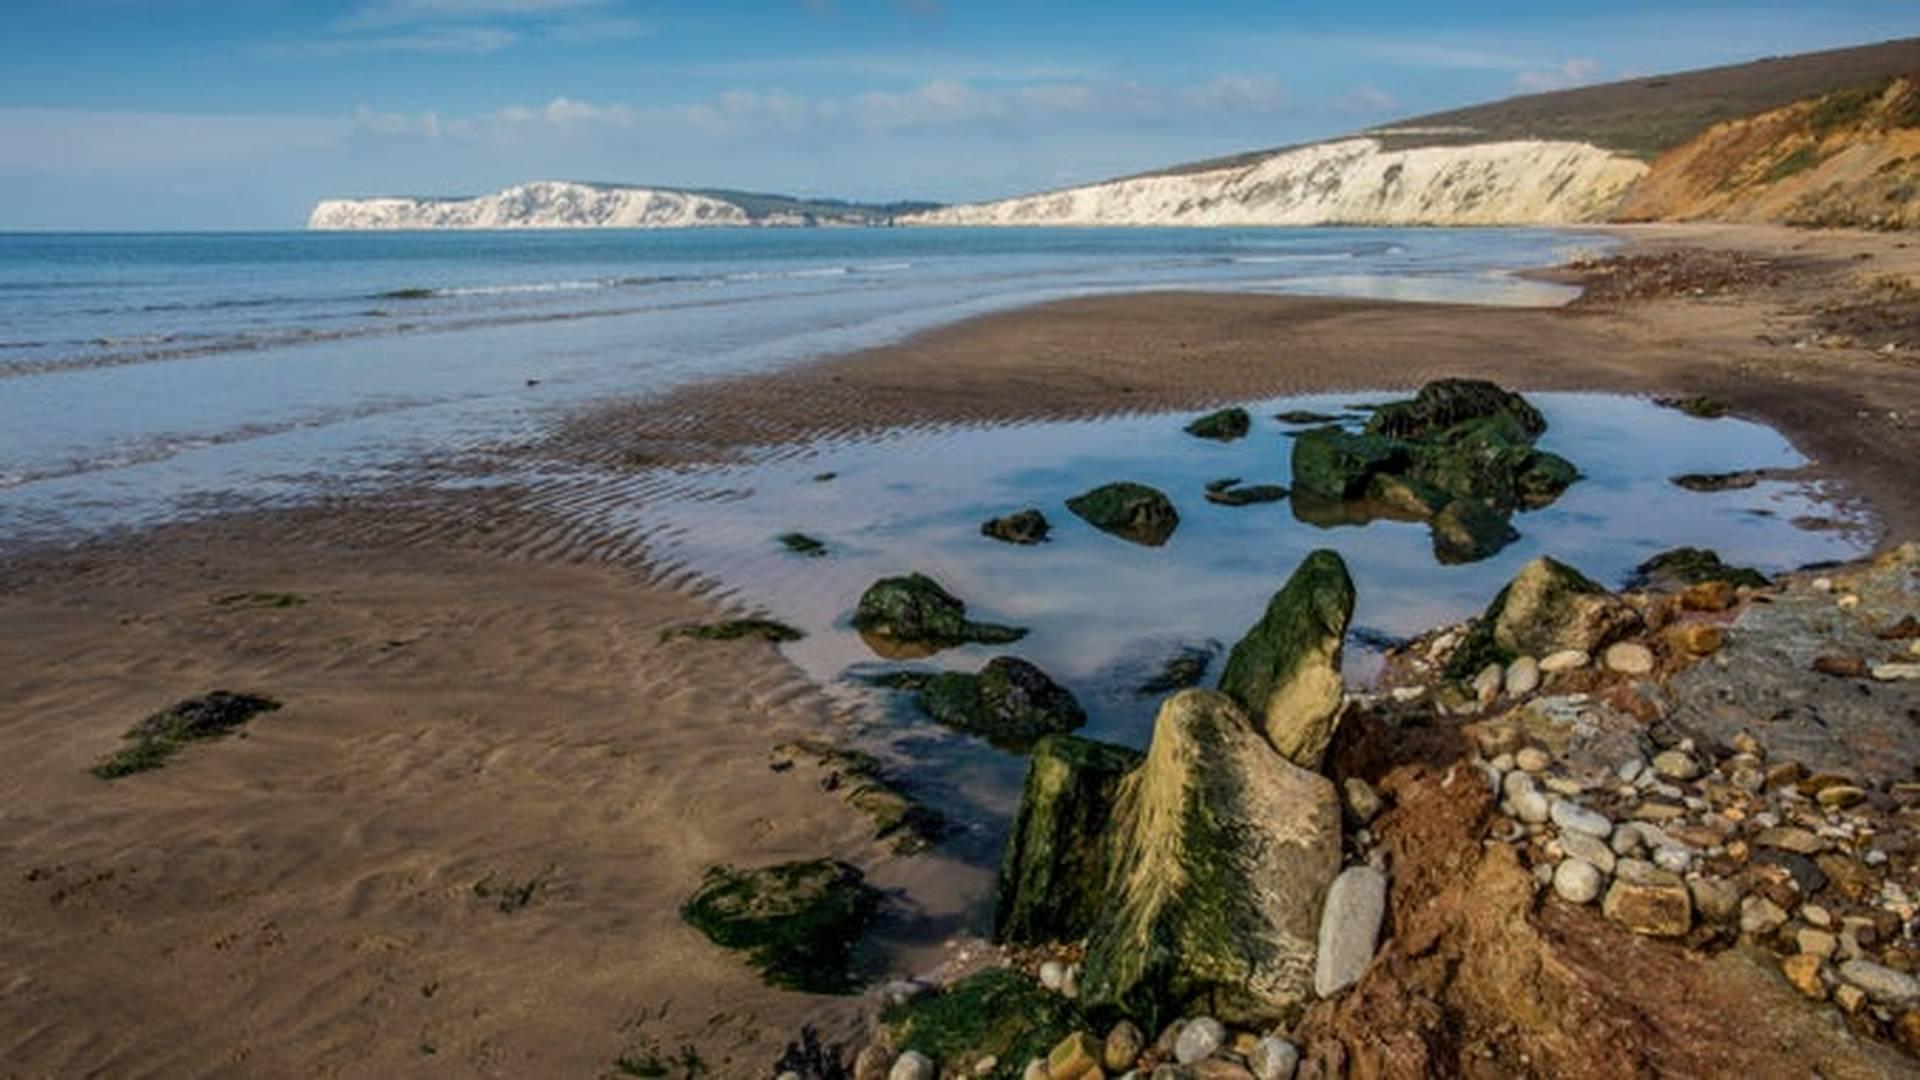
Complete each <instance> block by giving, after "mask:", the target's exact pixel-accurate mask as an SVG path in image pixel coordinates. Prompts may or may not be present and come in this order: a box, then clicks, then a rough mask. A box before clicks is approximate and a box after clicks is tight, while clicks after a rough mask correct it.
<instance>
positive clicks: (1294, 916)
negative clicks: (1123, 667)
mask: <svg viewBox="0 0 1920 1080" xmlns="http://www.w3.org/2000/svg"><path fill="white" fill-rule="evenodd" d="M1109 842H1110V844H1111V845H1112V846H1111V847H1110V848H1109V855H1108V859H1109V862H1108V865H1109V866H1110V867H1111V868H1112V874H1111V877H1110V879H1109V883H1108V895H1107V900H1106V904H1105V911H1104V913H1103V914H1102V916H1101V918H1100V920H1099V922H1098V923H1097V924H1096V925H1095V926H1094V929H1093V932H1092V933H1091V934H1090V935H1089V938H1088V941H1087V958H1086V974H1085V977H1084V979H1083V981H1082V991H1081V992H1082V998H1083V1000H1084V1001H1085V1002H1086V1003H1087V1006H1088V1008H1089V1009H1111V1010H1114V1011H1117V1012H1120V1013H1124V1014H1125V1015H1127V1016H1129V1017H1132V1018H1133V1019H1135V1020H1137V1021H1139V1022H1141V1023H1142V1025H1143V1026H1145V1027H1147V1028H1148V1029H1149V1030H1151V1029H1155V1028H1158V1027H1159V1026H1160V1025H1161V1024H1162V1023H1163V1022H1165V1021H1166V1020H1167V1019H1169V1018H1171V1017H1175V1016H1180V1015H1190V1013H1189V1012H1188V1010H1189V1009H1199V1010H1202V1011H1204V1012H1206V1013H1208V1014H1210V1015H1213V1016H1217V1017H1219V1018H1220V1019H1222V1020H1225V1021H1228V1022H1248V1023H1252V1022H1261V1021H1270V1020H1273V1019H1276V1018H1290V1017H1291V1016H1293V1015H1294V1014H1296V1013H1297V1012H1298V1011H1299V1009H1300V1007H1301V1006H1302V1005H1303V1004H1304V1003H1305V1002H1306V1001H1308V1000H1309V999H1310V997H1311V995H1312V992H1313V970H1314V943H1315V938H1316V936H1317V934H1318V932H1319V919H1320V907H1321V902H1322V900H1323V899H1324V897H1325V895H1326V891H1327V888H1328V886H1329V885H1331V884H1332V882H1333V878H1334V875H1335V874H1337V873H1338V872H1339V870H1340V803H1339V799H1338V797H1337V796H1336V795H1335V793H1334V788H1333V783H1332V782H1331V781H1329V780H1328V779H1327V778H1326V777H1324V776H1321V775H1319V774H1318V773H1313V772H1309V771H1307V770H1305V769H1302V768H1300V767H1298V766H1296V765H1294V764H1292V763H1291V762H1289V761H1287V760H1286V759H1285V758H1282V757H1281V756H1279V755H1278V754H1275V753H1274V752H1273V748H1272V747H1271V746H1269V745H1268V744H1267V742H1266V740H1265V739H1264V738H1262V737H1261V735H1260V733H1259V732H1258V731H1256V730H1255V729H1254V727H1253V724H1252V723H1251V722H1250V721H1249V720H1248V719H1247V715H1246V713H1245V712H1243V711H1242V710H1241V709H1240V707H1239V706H1238V705H1236V704H1235V703H1234V702H1233V700H1232V699H1231V698H1229V697H1227V696H1226V695H1224V694H1217V693H1213V692H1210V691H1205V690H1188V691H1184V692H1182V693H1179V694H1176V695H1174V696H1173V697H1171V698H1168V699H1167V700H1166V702H1165V703H1164V704H1163V705H1162V706H1161V708H1160V715H1159V716H1158V718H1157V719H1156V720H1155V721H1154V732H1153V742H1152V745H1151V746H1150V747H1149V749H1148V751H1147V756H1146V760H1145V761H1144V762H1143V763H1142V764H1141V765H1140V767H1139V768H1138V769H1136V770H1134V772H1132V773H1131V774H1129V775H1128V776H1127V778H1126V779H1125V780H1124V781H1123V782H1122V784H1121V788H1120V794H1119V797H1118V799H1117V801H1116V805H1115V809H1114V820H1113V825H1112V829H1111V833H1110V841H1109Z"/></svg>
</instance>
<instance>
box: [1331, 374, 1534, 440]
mask: <svg viewBox="0 0 1920 1080" xmlns="http://www.w3.org/2000/svg"><path fill="white" fill-rule="evenodd" d="M1496 417H1497V418H1502V419H1505V420H1510V421H1512V422H1513V423H1514V424H1515V425H1516V426H1517V427H1518V428H1520V430H1522V431H1524V432H1526V433H1527V434H1528V435H1529V436H1535V437H1537V436H1538V435H1540V433H1541V432H1544V431H1546V430H1547V421H1546V418H1545V417H1542V416H1541V415H1540V412H1539V410H1537V409H1535V408H1534V407H1533V406H1532V405H1530V404H1528V403H1527V399H1525V398H1523V397H1521V396H1520V395H1519V394H1516V393H1514V392H1512V391H1511V390H1505V389H1502V388H1501V387H1499V386H1498V385H1496V384H1494V383H1491V382H1488V381H1487V380H1485V379H1436V380H1435V381H1433V382H1430V383H1428V384H1426V385H1425V386H1422V387H1421V388H1420V392H1419V393H1417V394H1415V395H1414V397H1413V399H1412V400H1411V401H1390V402H1387V403H1386V404H1384V405H1381V406H1379V407H1378V408H1376V409H1375V410H1374V411H1373V416H1372V418H1371V419H1369V420H1368V421H1367V432H1368V434H1372V435H1390V436H1393V437H1394V438H1397V439H1418V438H1424V437H1426V436H1428V435H1431V434H1433V433H1435V432H1438V431H1443V430H1445V429H1447V428H1451V427H1454V426H1456V425H1458V424H1463V423H1466V422H1467V421H1469V420H1480V419H1486V418H1496Z"/></svg>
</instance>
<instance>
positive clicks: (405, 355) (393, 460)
mask: <svg viewBox="0 0 1920 1080" xmlns="http://www.w3.org/2000/svg"><path fill="white" fill-rule="evenodd" d="M1604 243H1605V242H1604V241H1603V240H1600V239H1597V238H1594V237H1591V236H1581V235H1578V234H1573V233H1565V232H1555V231H1550V230H1525V229H1504V230H1449V229H1420V230H1394V229H1267V230H1260V229H1230V230H1187V229H1151V230H1145V229H1085V230H1079V229H1075V230H1058V229H1044V230H1041V229H1036V230H957V229H955V230H949V229H898V230H896V229H844V230H842V229H818V230H800V229H793V230H783V229H764V230H761V229H738V230H735V229H705V230H670V231H590V232H511V233H452V232H448V233H398V234H395V233H339V234H332V233H247V234H179V235H164V234H141V235H102V234H81V235H72V234H18V235H0V548H7V547H17V546H19V545H22V544H28V543H38V542H44V541H48V540H55V541H59V540H69V539H79V538H83V537H86V536H88V535H92V534H96V533H98V532H100V531H102V530H105V529H111V528H120V527H128V526H139V525H143V524H147V523H151V522H155V521H160V520H166V519H169V518H176V517H181V516H188V515H193V514H197V513H205V512H209V511H213V510H218V509H223V508H230V507H252V506H261V505H274V504H279V503H284V502H287V501H297V500H300V499H304V498H310V497H312V496H313V495H314V494H316V493H319V492H329V493H338V492H340V491H342V490H360V489H364V488H366V487H369V486H373V485H377V484H379V483H382V482H385V481H386V480H388V479H390V478H391V477H392V476H393V475H394V470H395V467H396V466H397V465H399V464H401V463H404V462H405V461H407V460H409V459H411V458H412V457H414V456H416V455H418V454H422V453H436V454H438V453H447V452H452V453H458V452H460V451H462V450H466V449H472V448H477V447H480V446H484V445H487V444H491V443H499V442H506V441H520V440H526V439H529V438H537V437H538V436H539V435H540V434H541V432H542V431H543V430H545V429H546V428H547V427H548V426H549V425H551V424H553V423H554V422H555V421H556V420H557V419H558V418H559V417H561V416H564V415H565V414H566V413H567V412H568V411H569V410H571V409H574V408H577V407H579V406H581V405H583V404H586V403H589V402H592V401H594V400H598V399H603V398H607V397H612V396H626V397H631V396H635V395H644V394H649V393H657V392H659V391H661V390H664V389H667V388H669V387H672V386H675V385H678V384H681V383H684V382H687V381H689V380H695V379H700V378H704V377H708V376H713V375H717V374H729V373H738V372H743V371H751V370H762V369H767V368H771V367H775V366H778V365H782V364H789V363H793V362H796V361H798V360H802V359H806V358H809V357H814V356H819V355H823V354H827V353H832V352H838V351H842V350H846V349H852V348H858V347H862V346H866V345H871V344H877V343H882V342H885V341H889V340H894V339H898V338H900V337H902V336H904V335H906V334H909V333H911V332H913V331H916V330H920V329H924V328H926V327H929V326H932V325H936V324H939V323H942V322H947V321H951V320H954V319H957V318H960V317H964V316H967V315H971V314H976V313H980V312H985V311H991V310H996V309H1004V308H1008V307H1013V306H1016V305H1020V304H1024V303H1030V302H1033V301H1038V300H1045V299H1051V298H1058V297H1066V296H1074V295H1083V294H1088V293H1100V292H1123V291H1129V290H1143V289H1167V288H1201V289H1230V290H1265V291H1277V292H1301V293H1321V294H1333V295H1365V296H1384V297H1395V298H1401V299H1414V300H1474V301H1479V302H1493V303H1513V304H1550V303H1557V302H1560V301H1561V300H1563V299H1565V293H1564V292H1563V291H1562V290H1560V289H1558V288H1557V287H1554V286H1549V285H1541V284H1536V283H1529V282H1525V281H1521V280H1519V279H1516V278H1513V277H1511V276H1510V273H1509V272H1510V271H1512V270H1514V269H1518V268H1523V267H1528V266H1538V265H1542V264H1548V263H1553V262H1556V261H1560V260H1561V259H1563V258H1564V257H1565V256H1566V255H1567V254H1568V253H1569V252H1570V251H1572V250H1573V249H1578V248H1594V247H1599V246H1602V245H1603V244H1604Z"/></svg>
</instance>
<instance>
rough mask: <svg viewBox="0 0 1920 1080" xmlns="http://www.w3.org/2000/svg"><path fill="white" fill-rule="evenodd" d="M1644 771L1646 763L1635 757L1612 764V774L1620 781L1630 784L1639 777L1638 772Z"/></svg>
mask: <svg viewBox="0 0 1920 1080" xmlns="http://www.w3.org/2000/svg"><path fill="white" fill-rule="evenodd" d="M1646 771H1647V763H1646V762H1644V761H1641V760H1640V759H1639V758H1637V757H1635V758H1628V759H1627V760H1625V761H1623V762H1621V763H1620V764H1618V765H1616V766H1614V769H1613V775H1615V776H1617V777H1619V778H1620V782H1621V783H1624V784H1631V783H1633V782H1634V781H1635V780H1638V779H1640V774H1641V773H1643V772H1646Z"/></svg>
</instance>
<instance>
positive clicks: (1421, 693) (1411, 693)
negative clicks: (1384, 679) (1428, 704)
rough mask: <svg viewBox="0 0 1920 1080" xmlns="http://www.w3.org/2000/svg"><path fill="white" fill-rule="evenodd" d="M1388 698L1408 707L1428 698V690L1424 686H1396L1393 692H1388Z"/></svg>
mask: <svg viewBox="0 0 1920 1080" xmlns="http://www.w3.org/2000/svg"><path fill="white" fill-rule="evenodd" d="M1387 696H1389V697H1391V698H1393V700H1395V701H1397V702H1399V703H1400V704H1402V705H1406V704H1409V703H1411V702H1415V701H1419V700H1420V699H1421V698H1423V697H1426V696H1427V688H1426V687H1424V686H1396V687H1394V688H1393V689H1392V690H1389V691H1387Z"/></svg>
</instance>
